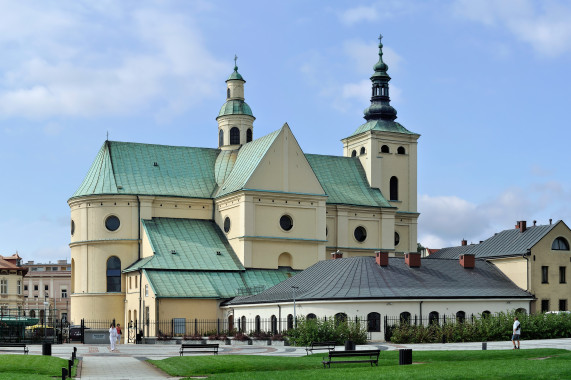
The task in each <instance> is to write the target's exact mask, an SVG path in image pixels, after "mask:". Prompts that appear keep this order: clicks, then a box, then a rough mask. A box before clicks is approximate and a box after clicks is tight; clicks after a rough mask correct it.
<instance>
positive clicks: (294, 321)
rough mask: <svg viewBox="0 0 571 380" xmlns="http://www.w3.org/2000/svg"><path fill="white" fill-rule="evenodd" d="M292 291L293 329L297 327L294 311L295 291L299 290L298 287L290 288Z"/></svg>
mask: <svg viewBox="0 0 571 380" xmlns="http://www.w3.org/2000/svg"><path fill="white" fill-rule="evenodd" d="M291 288H292V289H293V327H297V314H296V310H295V290H296V289H299V286H292V287H291Z"/></svg>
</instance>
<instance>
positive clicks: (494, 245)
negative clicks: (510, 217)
mask: <svg viewBox="0 0 571 380" xmlns="http://www.w3.org/2000/svg"><path fill="white" fill-rule="evenodd" d="M559 223H563V222H562V221H558V222H556V223H554V224H549V225H542V226H531V227H528V228H527V229H526V230H525V231H524V232H521V231H520V230H519V229H515V228H514V229H511V230H505V231H502V232H499V233H497V234H495V235H494V236H492V237H491V238H489V239H487V240H485V241H483V242H482V243H480V244H474V245H468V246H465V247H467V248H465V247H462V246H460V247H450V248H443V249H441V250H439V251H437V252H435V253H433V254H432V255H430V256H429V258H431V259H435V258H447V259H456V258H458V257H459V256H460V254H462V253H469V254H473V255H475V256H476V257H477V258H492V257H510V256H521V255H523V254H525V253H526V252H527V251H528V250H529V249H531V248H532V247H533V246H534V245H535V244H537V242H538V241H539V240H541V238H543V237H544V236H545V235H547V233H548V232H549V231H551V230H552V229H553V228H554V227H555V226H556V225H557V224H559Z"/></svg>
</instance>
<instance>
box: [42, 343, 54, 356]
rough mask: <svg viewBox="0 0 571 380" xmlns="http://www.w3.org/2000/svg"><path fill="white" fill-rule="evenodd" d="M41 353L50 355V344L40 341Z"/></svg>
mask: <svg viewBox="0 0 571 380" xmlns="http://www.w3.org/2000/svg"><path fill="white" fill-rule="evenodd" d="M42 355H45V356H52V344H51V343H48V342H44V343H42Z"/></svg>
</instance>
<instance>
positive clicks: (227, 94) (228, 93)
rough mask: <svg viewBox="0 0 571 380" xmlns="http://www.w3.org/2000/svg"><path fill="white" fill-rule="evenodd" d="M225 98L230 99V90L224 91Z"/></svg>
mask: <svg viewBox="0 0 571 380" xmlns="http://www.w3.org/2000/svg"><path fill="white" fill-rule="evenodd" d="M226 98H230V89H229V88H228V89H226Z"/></svg>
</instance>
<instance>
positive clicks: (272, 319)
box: [270, 315, 278, 334]
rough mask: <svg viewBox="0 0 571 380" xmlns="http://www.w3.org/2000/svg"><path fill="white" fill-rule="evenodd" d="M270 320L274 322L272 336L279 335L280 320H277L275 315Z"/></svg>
mask: <svg viewBox="0 0 571 380" xmlns="http://www.w3.org/2000/svg"><path fill="white" fill-rule="evenodd" d="M270 320H271V322H272V323H271V330H272V334H277V333H278V319H277V318H276V316H275V315H272V317H271V318H270Z"/></svg>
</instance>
